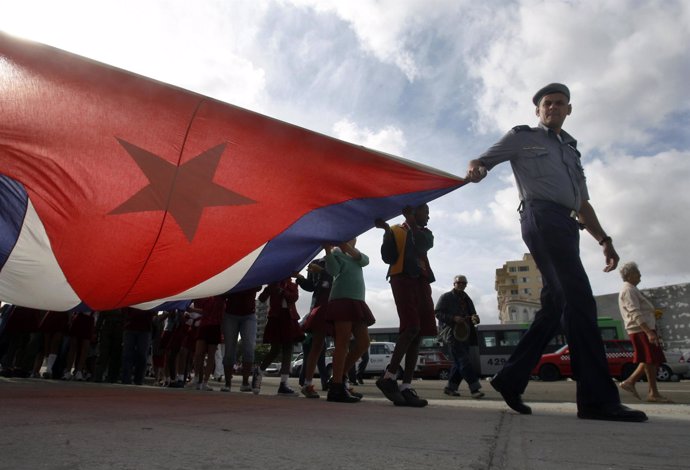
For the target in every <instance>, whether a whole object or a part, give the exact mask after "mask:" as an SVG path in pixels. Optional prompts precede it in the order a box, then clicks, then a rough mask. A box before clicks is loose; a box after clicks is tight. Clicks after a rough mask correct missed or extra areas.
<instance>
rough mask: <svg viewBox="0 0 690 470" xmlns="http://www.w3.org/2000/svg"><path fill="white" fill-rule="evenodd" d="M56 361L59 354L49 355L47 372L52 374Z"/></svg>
mask: <svg viewBox="0 0 690 470" xmlns="http://www.w3.org/2000/svg"><path fill="white" fill-rule="evenodd" d="M55 359H57V354H48V359H46V370H47V371H48V372H50V371H51V370H52V369H53V366H54V365H55Z"/></svg>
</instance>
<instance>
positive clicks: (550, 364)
mask: <svg viewBox="0 0 690 470" xmlns="http://www.w3.org/2000/svg"><path fill="white" fill-rule="evenodd" d="M604 346H605V348H606V358H607V360H608V364H609V374H611V376H612V377H616V378H619V379H621V380H625V379H626V378H627V377H628V376H629V375H630V374H632V373H633V371H634V370H635V368H636V367H637V365H636V364H635V363H633V361H632V359H633V351H634V349H633V345H632V343H631V342H630V341H629V340H622V339H609V340H604ZM532 375H533V376H537V377H539V378H540V379H541V380H544V381H552V380H558V379H560V378H563V377H572V376H573V371H572V369H571V366H570V349H569V348H568V345H565V346H563V347H561V348H560V349H559V350H557V351H556V352H554V353H551V354H544V355H543V356H542V357H541V359H540V360H539V363H538V364H537V365H536V367H535V368H534V369H533V370H532Z"/></svg>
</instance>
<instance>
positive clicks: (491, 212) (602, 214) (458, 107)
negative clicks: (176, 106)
mask: <svg viewBox="0 0 690 470" xmlns="http://www.w3.org/2000/svg"><path fill="white" fill-rule="evenodd" d="M0 30H3V31H5V32H7V33H12V34H16V35H19V36H22V37H26V38H29V39H33V40H36V41H39V42H44V43H47V44H50V45H53V46H56V47H59V48H62V49H65V50H69V51H72V52H75V53H78V54H81V55H84V56H87V57H91V58H93V59H96V60H99V61H102V62H106V63H108V64H112V65H115V66H117V67H121V68H124V69H127V70H130V71H133V72H136V73H139V74H142V75H145V76H148V77H152V78H155V79H158V80H161V81H164V82H168V83H171V84H174V85H177V86H180V87H183V88H187V89H190V90H193V91H196V92H199V93H202V94H205V95H208V96H212V97H214V98H217V99H220V100H223V101H226V102H229V103H233V104H236V105H239V106H243V107H245V108H248V109H251V110H254V111H258V112H260V113H263V114H266V115H268V116H271V117H275V118H278V119H281V120H284V121H287V122H290V123H293V124H296V125H299V126H302V127H306V128H308V129H311V130H314V131H317V132H320V133H323V134H328V135H331V136H334V137H337V138H340V139H343V140H347V141H351V142H354V143H357V144H361V145H365V146H367V147H370V148H374V149H377V150H382V151H385V152H388V153H392V154H395V155H399V156H401V157H404V158H407V159H410V160H414V161H417V162H420V163H424V164H427V165H431V166H433V167H437V168H439V169H442V170H445V171H448V172H450V173H453V174H456V175H461V176H462V175H464V173H465V170H466V167H467V162H468V161H469V160H470V159H472V158H474V157H476V156H477V155H479V154H480V153H481V152H483V151H484V150H485V149H486V148H488V147H489V146H490V145H491V144H492V143H494V142H495V141H496V140H498V139H499V138H500V137H501V136H502V135H503V134H504V133H505V132H506V131H508V130H509V129H510V128H511V127H513V126H515V125H518V124H530V125H535V123H536V118H535V115H534V106H533V105H532V104H531V96H532V95H533V94H534V92H535V91H536V90H537V89H538V88H540V87H541V86H542V85H544V84H546V83H549V82H553V81H559V82H563V83H566V84H568V85H569V87H570V89H571V95H572V104H573V114H572V116H571V117H570V118H569V119H568V120H567V121H566V124H565V126H564V128H565V129H566V130H567V131H568V132H570V133H571V134H572V135H574V136H575V137H576V138H577V139H578V141H579V148H580V149H581V150H582V152H583V164H584V167H585V172H586V174H587V177H588V184H589V190H590V196H591V202H592V205H593V206H594V207H595V209H596V210H597V213H598V215H599V218H600V220H601V222H602V224H603V226H604V228H605V229H606V230H607V231H608V233H609V234H610V235H611V236H612V237H613V239H614V243H615V246H616V249H617V250H618V252H619V254H620V255H621V259H622V260H623V261H631V260H634V261H637V262H638V264H639V265H640V267H641V270H642V273H643V279H642V284H641V287H657V286H661V285H666V284H677V283H684V282H689V281H690V250H688V247H687V243H688V239H690V222H689V219H690V215H689V212H690V190H688V181H690V99H689V98H688V86H687V83H688V77H690V54H688V51H687V46H688V44H690V3H688V2H686V1H684V0H658V1H654V0H646V1H640V0H629V1H626V0H597V1H591V0H583V1H578V0H568V1H557V0H548V1H546V0H516V1H508V0H502V1H499V0H487V1H484V2H477V1H474V0H468V1H464V0H378V1H374V0H353V1H336V0H226V1H222V0H215V1H214V0H198V1H196V2H189V1H186V0H167V1H166V0H147V1H141V0H118V1H105V0H104V1H99V2H93V1H68V0H45V1H32V0H23V1H22V2H18V1H16V0H0ZM517 205H518V200H517V191H516V189H515V184H514V181H513V178H512V174H511V172H510V167H509V165H508V164H504V165H501V166H499V167H497V168H496V169H495V170H493V171H492V172H491V173H490V175H489V177H488V178H487V179H486V180H484V181H483V182H482V183H481V184H475V185H469V186H466V187H464V188H461V189H459V190H457V191H455V192H453V193H451V194H449V195H447V196H444V197H443V198H441V199H438V200H436V201H434V202H433V203H432V204H431V221H430V224H429V227H430V228H431V229H432V230H433V231H434V234H435V236H436V246H435V247H434V249H433V250H432V251H431V252H430V261H431V264H432V267H433V268H434V270H435V273H436V276H437V282H436V283H435V285H434V298H435V299H436V298H438V296H439V295H440V294H441V293H443V292H444V291H446V290H449V289H450V287H451V283H452V277H453V275H455V274H458V273H463V274H466V275H467V277H468V278H469V281H470V284H469V286H468V292H469V294H470V295H471V296H472V297H473V299H474V300H475V303H476V304H477V306H478V310H479V312H480V315H482V317H483V319H484V322H485V323H489V322H491V323H493V322H496V321H497V318H498V317H497V306H496V293H495V290H494V274H495V270H496V269H497V268H500V267H501V266H502V265H503V263H505V261H507V260H513V259H521V258H522V255H523V253H524V252H525V251H526V249H525V247H524V244H523V242H522V240H521V239H520V236H519V223H518V219H517V213H516V207H517ZM400 220H401V219H395V221H400ZM380 239H381V232H380V231H372V232H368V233H366V234H363V235H362V236H361V237H360V242H359V248H361V249H362V251H364V252H365V253H367V254H369V255H370V257H371V259H372V263H371V265H370V266H369V267H367V268H366V269H365V278H366V282H367V287H368V291H367V302H368V303H369V305H370V306H371V308H372V310H373V312H374V314H375V315H376V317H377V319H378V325H379V326H397V316H396V313H395V307H394V304H393V300H392V296H391V294H390V288H389V286H388V284H387V283H386V281H385V272H386V266H385V265H384V264H383V263H382V262H381V261H380V257H379V254H378V253H379V246H380ZM581 248H582V256H583V261H584V263H585V266H586V268H587V270H588V273H589V274H590V279H591V282H592V287H593V289H594V292H595V294H607V293H611V292H615V291H617V290H618V288H619V285H620V278H619V275H618V274H617V273H609V274H605V273H603V272H602V269H603V267H604V258H603V255H602V253H601V249H600V247H599V246H598V245H597V243H596V242H595V241H594V240H593V239H591V237H589V236H588V235H587V234H584V236H583V240H582V244H581ZM303 298H304V302H302V303H301V304H300V309H301V312H300V313H306V305H307V303H306V301H307V299H308V295H306V293H305V295H303Z"/></svg>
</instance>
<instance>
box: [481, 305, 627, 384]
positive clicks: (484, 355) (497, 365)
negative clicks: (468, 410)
mask: <svg viewBox="0 0 690 470" xmlns="http://www.w3.org/2000/svg"><path fill="white" fill-rule="evenodd" d="M597 323H598V325H599V331H601V336H602V338H603V339H626V338H627V334H626V333H625V329H624V328H623V322H622V321H621V320H617V319H614V318H611V317H599V318H597ZM529 326H530V324H529V323H515V324H504V325H482V324H480V325H477V343H478V344H477V346H476V347H472V348H470V352H471V354H472V363H473V365H474V367H475V370H477V371H479V375H481V376H482V377H486V376H492V375H494V374H496V373H497V372H498V371H499V370H501V367H503V364H505V362H506V361H507V360H508V358H509V357H510V355H511V354H512V353H513V351H514V350H515V347H516V346H517V344H518V342H519V341H520V338H522V335H524V334H525V332H526V331H527V328H529ZM566 344H567V341H566V339H565V334H564V333H563V332H562V331H561V332H559V333H557V334H556V336H554V338H553V339H552V340H551V341H550V342H549V344H548V345H547V346H546V348H545V349H544V353H543V354H547V353H552V352H554V351H556V350H558V349H559V348H561V347H563V346H565V345H566Z"/></svg>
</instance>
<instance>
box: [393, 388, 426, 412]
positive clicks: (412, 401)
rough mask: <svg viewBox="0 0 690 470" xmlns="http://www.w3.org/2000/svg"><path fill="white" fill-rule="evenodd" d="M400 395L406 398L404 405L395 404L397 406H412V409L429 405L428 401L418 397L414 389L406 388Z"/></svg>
mask: <svg viewBox="0 0 690 470" xmlns="http://www.w3.org/2000/svg"><path fill="white" fill-rule="evenodd" d="M400 394H401V395H402V396H403V398H404V400H405V401H404V402H403V403H395V402H394V403H395V405H396V406H410V407H412V408H424V407H425V406H426V405H428V404H429V402H428V401H426V400H425V399H423V398H419V397H418V396H417V392H415V390H414V389H413V388H406V389H405V390H403V391H402V392H400Z"/></svg>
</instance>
